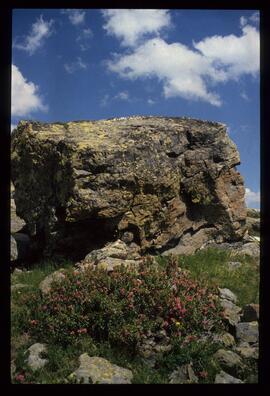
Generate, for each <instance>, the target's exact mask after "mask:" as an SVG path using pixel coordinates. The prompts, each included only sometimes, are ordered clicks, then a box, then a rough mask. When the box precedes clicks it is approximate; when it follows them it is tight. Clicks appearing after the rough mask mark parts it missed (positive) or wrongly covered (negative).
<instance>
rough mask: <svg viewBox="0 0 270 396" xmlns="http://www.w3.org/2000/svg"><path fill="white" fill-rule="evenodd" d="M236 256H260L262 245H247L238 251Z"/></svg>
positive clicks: (250, 243) (256, 243)
mask: <svg viewBox="0 0 270 396" xmlns="http://www.w3.org/2000/svg"><path fill="white" fill-rule="evenodd" d="M235 253H236V254H246V255H248V256H252V257H255V258H256V257H259V256H260V244H259V243H258V242H249V243H245V244H244V245H243V246H242V247H241V248H239V249H238V250H236V252H235Z"/></svg>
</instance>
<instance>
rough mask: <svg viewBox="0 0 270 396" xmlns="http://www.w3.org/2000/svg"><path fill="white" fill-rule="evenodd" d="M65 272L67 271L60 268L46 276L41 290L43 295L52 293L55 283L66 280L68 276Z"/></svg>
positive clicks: (41, 284)
mask: <svg viewBox="0 0 270 396" xmlns="http://www.w3.org/2000/svg"><path fill="white" fill-rule="evenodd" d="M64 271H65V270H64V269H63V268H60V269H59V270H57V271H55V272H53V273H52V274H50V275H48V276H46V278H45V279H43V281H41V282H40V284H39V289H40V290H41V292H42V294H44V295H45V294H48V293H50V291H51V287H52V283H53V282H60V281H61V280H63V279H65V277H66V275H65V274H64Z"/></svg>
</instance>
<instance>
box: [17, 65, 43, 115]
mask: <svg viewBox="0 0 270 396" xmlns="http://www.w3.org/2000/svg"><path fill="white" fill-rule="evenodd" d="M38 110H40V111H47V106H45V105H44V104H43V103H42V99H41V97H40V96H39V93H38V86H37V85H35V84H34V83H33V82H31V81H27V80H26V79H25V78H24V76H23V75H22V73H21V72H20V70H19V69H18V67H17V66H15V65H12V84H11V114H12V116H15V117H21V116H27V115H29V114H31V113H32V112H35V111H38Z"/></svg>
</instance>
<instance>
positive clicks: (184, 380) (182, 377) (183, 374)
mask: <svg viewBox="0 0 270 396" xmlns="http://www.w3.org/2000/svg"><path fill="white" fill-rule="evenodd" d="M169 379H170V382H169V383H170V384H194V383H198V378H197V377H196V375H195V373H194V371H193V369H192V363H189V364H184V365H182V366H180V367H178V368H177V369H176V370H174V371H173V372H172V373H171V374H170V376H169Z"/></svg>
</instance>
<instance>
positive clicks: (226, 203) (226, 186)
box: [12, 117, 246, 257]
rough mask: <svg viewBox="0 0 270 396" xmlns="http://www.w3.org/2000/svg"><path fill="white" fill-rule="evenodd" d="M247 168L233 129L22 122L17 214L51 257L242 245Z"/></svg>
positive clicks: (17, 134)
mask: <svg viewBox="0 0 270 396" xmlns="http://www.w3.org/2000/svg"><path fill="white" fill-rule="evenodd" d="M239 163H240V159H239V153H238V151H237V148H236V146H235V144H234V143H233V142H232V141H231V140H230V139H229V137H228V135H227V132H226V127H225V125H223V124H220V123H213V122H206V121H200V120H193V119H187V118H166V117H129V118H120V119H111V120H103V121H78V122H69V123H66V124H63V123H54V124H42V123H37V122H26V121H22V122H21V123H20V124H19V126H18V127H17V129H16V130H15V131H14V132H13V134H12V181H13V183H14V186H15V194H14V199H15V202H16V207H17V214H18V215H19V216H20V217H21V218H22V219H23V220H24V221H25V222H26V224H27V227H28V229H29V232H30V233H31V235H32V236H36V238H38V239H39V240H43V246H44V247H46V248H47V249H48V250H49V248H50V247H52V249H53V248H54V247H55V246H57V248H61V246H62V247H65V249H67V247H69V248H70V253H74V251H76V250H77V251H78V250H80V249H81V250H82V252H81V255H82V257H83V256H84V255H85V254H86V253H88V252H89V251H90V250H91V248H93V246H94V247H95V248H96V247H102V246H103V245H104V242H108V241H112V240H116V239H117V238H121V237H122V235H123V234H124V233H126V232H130V233H132V234H133V240H134V242H135V243H137V244H139V245H140V246H141V248H142V251H147V250H150V251H151V250H155V251H157V250H160V251H164V250H168V249H170V248H174V247H176V246H177V252H178V253H190V246H192V247H193V248H192V249H191V250H193V249H194V250H196V249H197V248H199V247H200V246H201V245H202V244H203V243H204V242H205V241H206V240H207V239H209V238H217V240H218V241H219V242H222V241H224V240H225V241H226V240H227V241H234V240H240V239H241V238H242V236H243V235H244V232H245V219H246V208H245V204H244V186H243V179H242V177H241V175H240V174H239V172H237V171H236V169H235V165H238V164H239ZM66 251H67V250H66Z"/></svg>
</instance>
